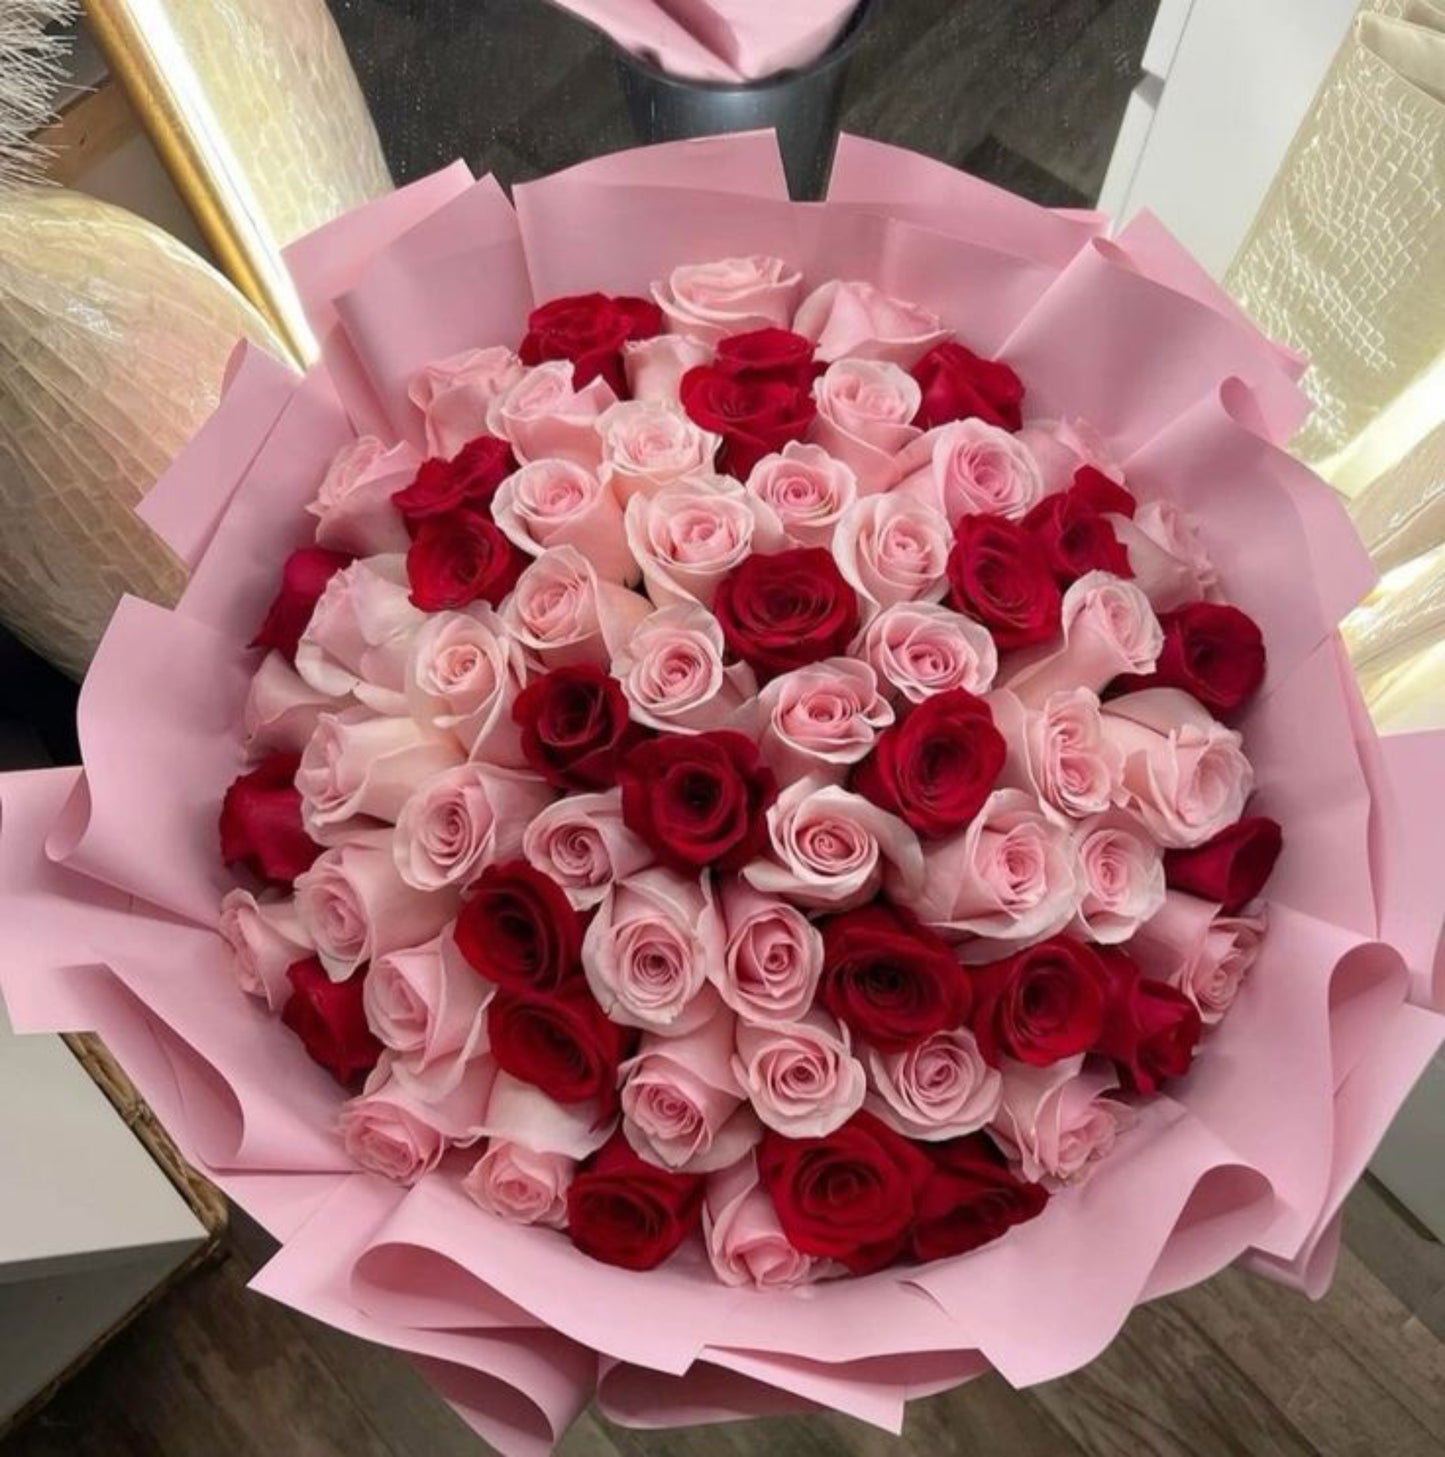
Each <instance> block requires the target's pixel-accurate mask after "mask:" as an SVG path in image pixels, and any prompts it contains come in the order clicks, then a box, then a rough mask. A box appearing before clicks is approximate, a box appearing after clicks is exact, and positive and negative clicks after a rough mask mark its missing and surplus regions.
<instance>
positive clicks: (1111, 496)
mask: <svg viewBox="0 0 1445 1457" xmlns="http://www.w3.org/2000/svg"><path fill="white" fill-rule="evenodd" d="M1073 491H1074V494H1075V495H1077V496H1079V497H1080V498H1081V499H1082V500H1084V501H1087V502H1088V503H1089V505H1091V506H1092V507H1093V508H1094V510H1096V511H1097V512H1098V513H1099V514H1100V515H1101V516H1127V517H1128V518H1129V519H1130V520H1131V521H1132V520H1133V519H1134V511H1135V508H1136V507H1137V506H1138V504H1139V503H1138V502H1137V501H1136V500H1135V499H1134V497H1133V496H1132V495H1131V494H1130V493H1129V492H1128V491H1126V490H1125V489H1124V487H1123V486H1121V485H1120V484H1119V482H1118V481H1111V480H1110V479H1109V477H1108V476H1106V475H1105V474H1104V472H1103V471H1101V470H1097V469H1096V468H1095V467H1094V466H1091V465H1081V466H1080V467H1079V468H1078V470H1076V471H1075V472H1074V483H1073Z"/></svg>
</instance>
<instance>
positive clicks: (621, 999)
mask: <svg viewBox="0 0 1445 1457" xmlns="http://www.w3.org/2000/svg"><path fill="white" fill-rule="evenodd" d="M722 951H723V932H722V922H721V920H720V919H719V918H718V913H717V910H716V908H715V907H714V905H713V899H712V892H711V890H710V889H709V888H708V885H707V883H706V881H697V880H685V879H684V878H683V877H682V876H680V875H677V874H675V873H674V872H673V871H671V870H664V869H662V868H661V867H660V866H659V867H654V868H653V869H651V870H642V871H639V872H637V873H636V874H635V875H630V876H628V878H627V879H626V880H621V881H618V882H616V884H614V885H613V886H612V888H611V889H610V890H609V891H608V893H607V895H606V896H605V897H604V898H603V900H602V904H601V905H600V906H599V907H598V909H597V914H596V915H595V916H594V917H593V919H592V922H591V924H590V925H589V926H588V927H587V934H586V936H585V937H584V938H583V942H582V967H583V970H584V971H585V972H586V973H587V985H588V986H589V987H591V988H592V995H593V996H594V997H596V999H597V1002H598V1005H600V1006H601V1008H602V1010H603V1011H604V1012H606V1013H607V1015H608V1016H609V1017H610V1018H611V1019H612V1020H613V1021H614V1022H620V1023H622V1025H623V1026H624V1027H642V1028H645V1029H647V1030H648V1031H651V1032H657V1033H659V1034H660V1035H662V1036H664V1037H681V1036H683V1035H684V1034H686V1033H688V1032H692V1031H694V1030H695V1029H696V1028H698V1027H700V1026H701V1025H702V1024H703V1023H704V1022H706V1021H708V1019H709V1018H711V1017H713V1016H715V1015H716V1014H717V1012H718V1010H719V1008H720V1006H721V1003H720V1002H719V1000H718V996H717V993H716V992H715V991H714V990H713V989H712V987H711V986H709V985H708V981H707V972H708V967H709V966H711V965H713V964H714V963H715V962H717V961H719V960H721V958H722Z"/></svg>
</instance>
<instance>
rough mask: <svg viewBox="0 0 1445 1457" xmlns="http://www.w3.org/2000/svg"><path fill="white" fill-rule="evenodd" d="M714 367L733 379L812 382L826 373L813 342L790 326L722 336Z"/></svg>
mask: <svg viewBox="0 0 1445 1457" xmlns="http://www.w3.org/2000/svg"><path fill="white" fill-rule="evenodd" d="M713 366H714V368H716V369H718V370H720V371H721V372H722V373H723V374H725V375H727V376H728V378H729V379H753V380H757V379H784V380H788V381H789V382H791V383H795V384H801V385H808V384H811V383H812V382H813V379H814V378H815V376H817V375H818V374H819V373H821V372H822V369H823V366H822V365H821V364H818V363H817V362H816V361H815V360H814V359H813V341H812V340H811V339H805V338H803V336H802V335H801V334H794V333H792V332H791V331H790V330H788V329H754V330H753V331H752V332H751V333H748V334H733V335H730V336H729V337H728V338H726V339H720V340H719V341H718V346H717V355H716V358H715V359H714V360H713Z"/></svg>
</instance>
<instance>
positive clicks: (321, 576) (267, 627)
mask: <svg viewBox="0 0 1445 1457" xmlns="http://www.w3.org/2000/svg"><path fill="white" fill-rule="evenodd" d="M352 560H353V558H351V557H349V556H346V555H345V554H344V553H342V552H339V551H324V550H323V549H322V548H321V547H319V546H303V547H302V548H301V550H300V551H293V552H292V553H291V555H290V556H288V557H287V558H286V565H285V566H283V567H282V568H281V590H280V591H279V592H277V594H276V597H275V600H274V601H273V602H272V603H271V606H270V607H269V608H268V609H267V611H266V620H265V621H264V622H263V623H262V624H261V628H260V631H259V632H257V634H256V636H255V637H253V638H252V639H251V646H252V647H253V648H275V649H276V651H277V652H278V653H284V654H285V656H286V660H287V661H288V662H293V663H294V662H295V661H296V644H297V643H299V642H300V641H301V634H302V633H303V632H305V631H306V626H307V624H308V623H309V622H310V621H311V614H312V613H313V612H314V611H315V610H316V604H317V602H319V601H320V600H321V594H322V593H323V592H324V591H325V590H326V584H327V583H328V582H329V581H330V580H331V579H332V577H334V576H335V575H336V574H337V572H339V571H340V570H341V569H342V567H348V566H350V565H351V563H352Z"/></svg>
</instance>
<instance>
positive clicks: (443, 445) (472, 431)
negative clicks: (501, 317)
mask: <svg viewBox="0 0 1445 1457" xmlns="http://www.w3.org/2000/svg"><path fill="white" fill-rule="evenodd" d="M524 373H525V371H524V369H523V368H522V361H521V360H520V359H518V358H517V356H516V355H515V354H513V353H512V351H511V350H510V349H507V348H505V347H504V346H503V345H500V344H494V345H492V346H491V347H490V348H487V349H466V350H463V352H462V353H460V354H451V355H448V356H447V357H446V358H445V359H436V360H433V361H432V362H431V363H430V364H427V365H424V366H423V367H422V368H421V369H419V370H417V372H416V373H415V374H414V375H412V377H411V382H410V384H408V385H407V389H406V394H407V398H408V399H409V400H410V401H411V402H412V404H414V405H415V406H416V407H417V409H418V410H420V411H421V413H422V416H423V418H424V420H425V422H426V449H427V454H428V455H440V456H444V457H446V458H447V459H450V458H451V457H452V456H454V455H456V454H457V452H458V451H460V450H461V449H462V447H463V446H464V445H466V444H467V442H468V441H469V440H472V439H473V438H474V437H475V436H476V435H477V433H478V432H479V431H480V430H481V429H482V427H483V426H484V425H485V423H486V419H487V411H488V410H489V409H491V407H492V405H493V404H494V403H495V402H496V401H497V400H499V399H500V398H501V397H502V396H503V395H504V394H506V393H507V391H508V390H510V389H511V388H512V386H513V385H515V384H516V383H517V382H518V381H519V380H520V379H521V378H522V375H523V374H524Z"/></svg>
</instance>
